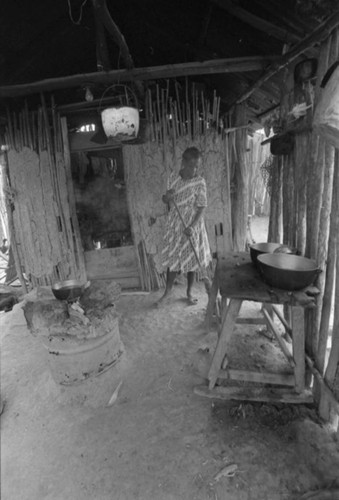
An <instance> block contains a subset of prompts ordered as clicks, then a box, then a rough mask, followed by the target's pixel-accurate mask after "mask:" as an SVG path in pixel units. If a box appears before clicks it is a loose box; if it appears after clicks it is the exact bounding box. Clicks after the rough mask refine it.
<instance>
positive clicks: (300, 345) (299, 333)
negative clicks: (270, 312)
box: [292, 306, 305, 393]
mask: <svg viewBox="0 0 339 500" xmlns="http://www.w3.org/2000/svg"><path fill="white" fill-rule="evenodd" d="M292 345H293V358H294V361H295V367H294V378H295V391H296V392H298V393H301V392H303V391H304V389H305V321H304V309H303V308H302V307H299V306H293V307H292Z"/></svg>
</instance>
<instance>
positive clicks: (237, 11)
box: [212, 0, 301, 43]
mask: <svg viewBox="0 0 339 500" xmlns="http://www.w3.org/2000/svg"><path fill="white" fill-rule="evenodd" d="M212 2H213V3H214V4H215V5H217V6H218V7H220V8H221V9H224V10H226V11H227V12H228V13H229V14H231V15H232V16H234V17H237V18H238V19H240V20H241V21H243V22H245V23H246V24H249V25H251V26H253V28H256V29H258V30H260V31H264V32H265V33H267V34H268V35H270V36H273V37H274V38H277V39H278V40H281V41H282V42H284V43H297V42H299V41H300V39H301V37H300V36H298V35H295V34H294V33H291V32H290V31H288V30H286V29H284V28H280V27H279V26H276V25H274V24H272V23H271V22H269V21H266V20H265V19H263V18H261V17H258V16H255V15H254V14H252V13H251V12H249V11H248V10H245V9H243V8H242V7H240V6H239V5H236V4H235V3H234V2H232V0H212Z"/></svg>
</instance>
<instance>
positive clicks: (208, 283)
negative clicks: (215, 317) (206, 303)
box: [171, 200, 212, 295]
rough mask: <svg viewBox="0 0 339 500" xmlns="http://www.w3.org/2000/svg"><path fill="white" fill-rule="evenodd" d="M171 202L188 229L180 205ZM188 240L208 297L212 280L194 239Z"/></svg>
mask: <svg viewBox="0 0 339 500" xmlns="http://www.w3.org/2000/svg"><path fill="white" fill-rule="evenodd" d="M171 201H172V203H173V205H174V208H175V209H176V211H177V212H178V215H179V218H180V220H181V222H182V225H183V226H184V229H187V226H186V224H185V221H184V218H183V216H182V215H181V212H180V210H179V207H178V205H177V204H176V202H175V201H174V200H171ZM188 239H189V242H190V244H191V247H192V250H193V253H194V256H195V258H196V260H197V263H198V266H199V269H200V272H201V274H202V275H203V276H202V279H203V281H204V285H205V290H206V293H207V295H209V293H210V291H211V287H212V283H211V280H210V279H209V277H208V276H206V271H205V269H204V268H203V267H202V265H201V262H200V259H199V255H198V254H197V251H196V249H195V246H194V243H193V241H192V238H191V237H190V236H188Z"/></svg>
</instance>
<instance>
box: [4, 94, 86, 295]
mask: <svg viewBox="0 0 339 500" xmlns="http://www.w3.org/2000/svg"><path fill="white" fill-rule="evenodd" d="M54 109H55V106H54V103H53V101H52V103H51V107H50V110H49V111H48V110H47V106H46V103H45V100H44V97H43V96H41V106H40V107H39V109H38V110H37V111H29V110H28V107H27V106H26V107H25V108H24V109H23V110H22V111H20V112H11V111H8V125H7V130H6V136H5V143H6V144H7V145H8V151H7V164H8V165H7V181H8V186H7V200H8V210H7V212H8V214H9V224H10V233H11V247H12V248H13V253H14V256H15V257H16V268H17V270H18V269H20V270H21V271H22V273H24V277H23V276H21V280H23V286H24V287H26V286H27V283H28V284H30V285H31V286H34V287H35V286H37V285H50V284H52V283H54V282H56V281H59V280H64V279H70V278H83V279H85V277H86V273H85V266H84V259H83V251H82V246H81V240H80V233H79V228H78V221H77V217H76V212H75V203H74V197H73V190H72V189H73V188H72V181H71V169H70V158H69V148H68V142H67V141H68V132H67V124H66V121H65V120H64V119H60V117H59V116H58V115H57V113H56V112H55V111H54ZM19 278H20V275H19Z"/></svg>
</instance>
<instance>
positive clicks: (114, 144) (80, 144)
mask: <svg viewBox="0 0 339 500" xmlns="http://www.w3.org/2000/svg"><path fill="white" fill-rule="evenodd" d="M89 121H91V120H90V119H89ZM94 135H95V132H73V133H72V134H69V147H70V151H71V152H72V153H75V152H77V151H95V150H97V149H99V150H100V151H102V150H103V149H114V148H121V141H119V140H117V139H114V138H113V137H109V138H108V139H107V142H106V143H105V144H98V143H96V142H91V139H92V137H93V136H94Z"/></svg>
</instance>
